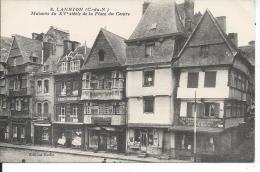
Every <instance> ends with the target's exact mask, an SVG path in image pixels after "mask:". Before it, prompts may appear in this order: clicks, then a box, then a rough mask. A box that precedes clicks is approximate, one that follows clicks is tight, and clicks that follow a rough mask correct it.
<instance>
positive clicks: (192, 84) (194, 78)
mask: <svg viewBox="0 0 260 172" xmlns="http://www.w3.org/2000/svg"><path fill="white" fill-rule="evenodd" d="M198 79H199V73H198V72H189V73H188V84H187V87H188V88H198Z"/></svg>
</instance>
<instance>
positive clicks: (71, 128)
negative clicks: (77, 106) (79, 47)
mask: <svg viewBox="0 0 260 172" xmlns="http://www.w3.org/2000/svg"><path fill="white" fill-rule="evenodd" d="M83 131H84V128H83V125H82V124H53V136H54V137H53V143H54V145H55V146H60V147H66V148H78V149H83V146H84V144H83V140H84V135H83V134H82V133H83Z"/></svg>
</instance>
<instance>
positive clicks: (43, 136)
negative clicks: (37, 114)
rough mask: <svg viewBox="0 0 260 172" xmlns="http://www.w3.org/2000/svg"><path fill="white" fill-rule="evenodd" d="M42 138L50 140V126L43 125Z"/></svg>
mask: <svg viewBox="0 0 260 172" xmlns="http://www.w3.org/2000/svg"><path fill="white" fill-rule="evenodd" d="M42 140H45V141H48V140H49V131H48V127H43V130H42Z"/></svg>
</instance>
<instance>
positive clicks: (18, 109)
mask: <svg viewBox="0 0 260 172" xmlns="http://www.w3.org/2000/svg"><path fill="white" fill-rule="evenodd" d="M21 109H22V106H21V100H20V99H16V104H15V110H16V111H21Z"/></svg>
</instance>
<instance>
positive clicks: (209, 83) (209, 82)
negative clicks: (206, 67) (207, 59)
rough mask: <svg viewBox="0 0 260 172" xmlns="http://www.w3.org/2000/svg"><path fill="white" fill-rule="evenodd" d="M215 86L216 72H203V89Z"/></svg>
mask: <svg viewBox="0 0 260 172" xmlns="http://www.w3.org/2000/svg"><path fill="white" fill-rule="evenodd" d="M215 86H216V72H205V80H204V87H215Z"/></svg>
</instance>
